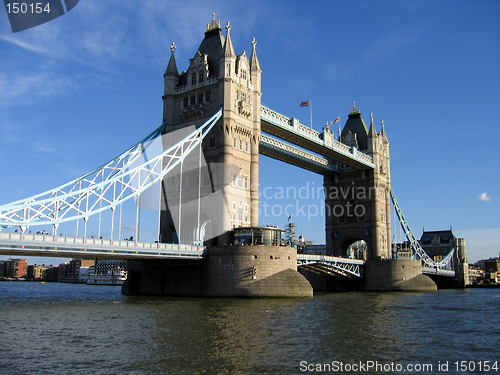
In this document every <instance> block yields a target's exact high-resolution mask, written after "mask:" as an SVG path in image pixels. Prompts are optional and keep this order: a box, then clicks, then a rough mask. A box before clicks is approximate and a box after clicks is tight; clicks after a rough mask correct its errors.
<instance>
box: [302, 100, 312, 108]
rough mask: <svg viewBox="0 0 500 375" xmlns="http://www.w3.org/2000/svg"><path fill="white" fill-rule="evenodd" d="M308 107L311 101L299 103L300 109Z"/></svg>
mask: <svg viewBox="0 0 500 375" xmlns="http://www.w3.org/2000/svg"><path fill="white" fill-rule="evenodd" d="M310 105H311V101H310V100H308V101H307V102H302V103H300V106H301V107H309V106H310Z"/></svg>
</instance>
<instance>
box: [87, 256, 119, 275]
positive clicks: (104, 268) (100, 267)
mask: <svg viewBox="0 0 500 375" xmlns="http://www.w3.org/2000/svg"><path fill="white" fill-rule="evenodd" d="M126 270H127V261H125V260H115V259H103V260H101V259H99V260H97V261H96V263H95V268H94V273H95V274H96V275H107V274H108V273H110V272H112V271H126Z"/></svg>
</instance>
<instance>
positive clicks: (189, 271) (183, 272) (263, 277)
mask: <svg viewBox="0 0 500 375" xmlns="http://www.w3.org/2000/svg"><path fill="white" fill-rule="evenodd" d="M122 293H123V294H126V295H155V296H192V297H312V295H313V288H312V286H311V285H310V284H309V282H308V281H307V280H306V278H305V277H304V276H302V275H301V274H300V273H299V272H297V252H296V250H295V249H294V248H292V247H288V246H249V245H245V246H212V247H209V248H208V257H207V258H206V259H199V260H175V259H173V260H137V261H129V263H128V279H127V281H126V282H125V284H124V285H123V287H122Z"/></svg>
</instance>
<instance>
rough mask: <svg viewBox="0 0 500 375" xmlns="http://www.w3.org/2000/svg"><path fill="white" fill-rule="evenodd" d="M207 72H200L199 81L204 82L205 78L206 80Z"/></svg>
mask: <svg viewBox="0 0 500 375" xmlns="http://www.w3.org/2000/svg"><path fill="white" fill-rule="evenodd" d="M204 73H205V72H203V71H201V72H200V73H199V74H198V82H200V83H202V82H203V81H204V80H205V74H204Z"/></svg>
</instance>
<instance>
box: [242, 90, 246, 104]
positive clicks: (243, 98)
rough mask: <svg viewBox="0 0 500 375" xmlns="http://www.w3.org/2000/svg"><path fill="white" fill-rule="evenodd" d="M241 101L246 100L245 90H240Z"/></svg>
mask: <svg viewBox="0 0 500 375" xmlns="http://www.w3.org/2000/svg"><path fill="white" fill-rule="evenodd" d="M241 101H242V102H246V101H247V93H246V92H242V93H241Z"/></svg>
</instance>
